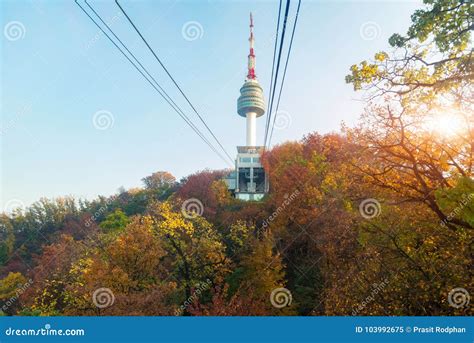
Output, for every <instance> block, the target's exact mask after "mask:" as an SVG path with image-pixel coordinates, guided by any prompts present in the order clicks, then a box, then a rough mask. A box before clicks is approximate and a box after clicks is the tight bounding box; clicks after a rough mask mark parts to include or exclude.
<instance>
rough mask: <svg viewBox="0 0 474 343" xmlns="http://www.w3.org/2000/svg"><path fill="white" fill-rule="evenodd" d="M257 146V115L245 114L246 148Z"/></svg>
mask: <svg viewBox="0 0 474 343" xmlns="http://www.w3.org/2000/svg"><path fill="white" fill-rule="evenodd" d="M256 145H257V113H255V112H247V146H256Z"/></svg>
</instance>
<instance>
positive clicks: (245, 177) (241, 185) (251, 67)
mask: <svg viewBox="0 0 474 343" xmlns="http://www.w3.org/2000/svg"><path fill="white" fill-rule="evenodd" d="M249 42H250V53H249V60H248V73H247V78H246V80H245V83H244V85H243V86H242V88H240V97H239V99H238V100H237V113H238V114H239V115H240V116H242V117H245V118H247V142H246V145H245V146H238V147H237V158H236V159H235V170H234V171H232V172H230V173H229V174H228V175H227V176H226V177H225V178H224V180H225V181H226V183H227V188H228V189H229V191H230V192H231V193H232V194H233V195H234V196H235V197H236V198H237V199H240V200H244V201H259V200H261V199H263V197H264V196H265V194H266V193H267V192H268V189H269V184H268V178H267V175H266V173H265V170H264V168H263V166H262V163H261V161H260V155H261V154H262V152H263V149H264V147H263V146H257V126H256V124H257V123H256V122H257V117H261V116H262V115H263V114H264V113H265V100H264V99H263V89H262V87H260V84H259V83H258V81H257V76H256V75H255V51H254V49H253V44H254V38H253V18H252V13H250V38H249Z"/></svg>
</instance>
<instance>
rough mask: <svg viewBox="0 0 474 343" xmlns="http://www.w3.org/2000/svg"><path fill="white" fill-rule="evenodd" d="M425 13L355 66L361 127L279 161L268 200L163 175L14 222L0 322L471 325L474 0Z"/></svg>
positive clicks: (17, 216)
mask: <svg viewBox="0 0 474 343" xmlns="http://www.w3.org/2000/svg"><path fill="white" fill-rule="evenodd" d="M424 3H425V4H424V7H423V8H422V9H420V10H417V11H416V12H415V13H414V14H413V15H412V17H411V19H412V23H411V25H410V27H409V28H408V31H407V32H405V33H395V34H394V35H392V36H391V38H390V40H389V42H388V44H387V51H379V52H374V56H373V57H372V58H371V59H369V58H368V59H367V60H365V61H362V62H360V63H356V64H354V65H352V66H351V67H350V68H349V70H348V73H349V74H348V75H347V77H346V82H347V83H349V84H350V85H352V86H353V88H354V90H355V91H357V92H358V94H361V96H362V97H363V99H364V101H365V102H366V107H365V110H364V113H363V114H362V116H361V118H360V121H359V122H358V124H357V125H356V126H355V127H347V126H343V127H342V130H341V132H339V133H330V134H324V135H322V134H318V133H317V132H313V133H309V134H307V135H306V136H305V137H303V138H302V139H301V140H300V141H296V142H287V143H283V144H280V145H277V146H275V147H274V148H272V149H270V150H267V151H266V152H265V153H264V154H263V156H262V162H263V165H264V168H265V171H266V173H267V175H268V177H269V183H270V185H271V186H270V192H269V193H268V195H266V196H265V198H264V199H263V201H261V202H244V201H239V200H236V199H234V198H233V197H232V196H231V195H230V194H229V192H228V191H227V186H226V184H225V183H224V181H223V180H222V178H223V176H224V175H225V174H226V172H228V171H225V170H222V171H212V170H203V171H200V172H196V173H195V174H193V175H190V176H188V177H186V178H183V179H182V180H180V181H177V180H176V178H175V177H174V176H173V175H172V174H170V173H169V172H166V171H157V172H155V173H153V174H152V175H149V176H146V177H144V178H143V179H142V181H143V187H141V188H136V189H129V190H125V189H122V190H120V191H119V192H118V193H117V194H115V195H112V196H109V197H99V198H97V199H95V200H92V201H86V200H81V199H74V198H72V197H65V198H58V199H53V200H50V199H41V200H39V201H38V202H36V203H34V204H33V205H31V206H29V207H28V208H26V209H23V210H22V209H17V210H16V211H14V212H13V213H8V214H6V213H4V214H2V215H1V216H0V314H2V315H23V316H39V315H41V316H53V315H71V316H72V315H137V316H139V315H194V316H197V315H220V316H222V315H472V314H473V311H472V306H471V307H469V305H468V301H467V302H466V301H465V300H466V299H469V293H470V294H474V293H473V292H474V288H473V285H474V282H473V272H472V252H473V250H472V248H473V243H474V241H473V237H474V235H473V229H474V180H473V153H474V111H473V99H474V97H473V82H472V81H473V75H474V74H473V73H474V70H473V63H472V52H473V51H472V30H473V28H474V26H473V25H474V23H473V18H474V15H473V14H474V5H473V3H472V2H469V1H462V0H457V1H456V0H442V1H433V0H425V1H424ZM343 81H344V80H341V82H343ZM459 289H462V291H461V294H459V293H458V294H454V293H453V292H459ZM460 297H461V298H460Z"/></svg>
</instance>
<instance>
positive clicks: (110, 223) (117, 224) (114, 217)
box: [99, 209, 130, 233]
mask: <svg viewBox="0 0 474 343" xmlns="http://www.w3.org/2000/svg"><path fill="white" fill-rule="evenodd" d="M129 222H130V220H129V218H128V217H127V216H126V215H125V213H123V212H122V210H120V209H117V210H115V211H114V212H113V213H111V214H109V215H108V216H107V217H106V218H105V220H104V221H103V222H101V223H100V224H99V226H100V228H101V229H102V230H103V231H104V232H105V233H117V232H121V231H123V230H124V229H125V227H126V226H127V225H128V223H129Z"/></svg>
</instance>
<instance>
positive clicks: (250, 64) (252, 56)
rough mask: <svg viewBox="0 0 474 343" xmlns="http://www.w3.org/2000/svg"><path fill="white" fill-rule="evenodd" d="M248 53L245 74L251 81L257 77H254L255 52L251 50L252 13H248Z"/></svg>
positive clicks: (252, 41)
mask: <svg viewBox="0 0 474 343" xmlns="http://www.w3.org/2000/svg"><path fill="white" fill-rule="evenodd" d="M249 42H250V53H249V56H248V69H249V71H248V74H247V79H248V80H253V79H256V78H257V75H255V52H254V48H253V44H254V38H253V16H252V12H250V38H249Z"/></svg>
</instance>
